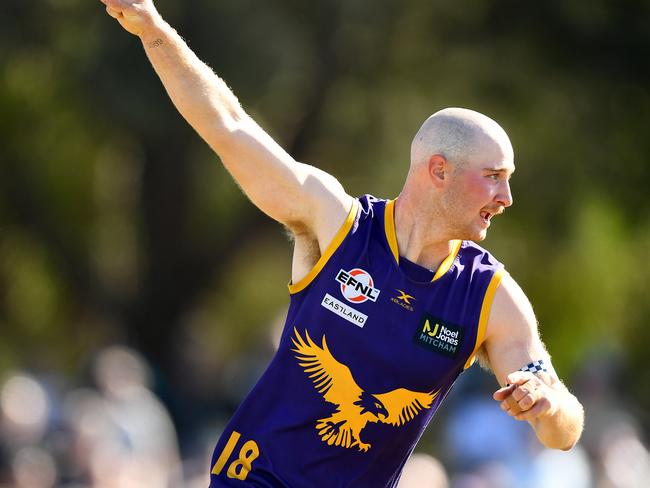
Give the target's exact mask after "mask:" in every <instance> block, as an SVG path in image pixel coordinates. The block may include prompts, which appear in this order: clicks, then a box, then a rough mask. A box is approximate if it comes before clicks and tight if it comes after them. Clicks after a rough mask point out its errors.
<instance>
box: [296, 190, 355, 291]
mask: <svg viewBox="0 0 650 488" xmlns="http://www.w3.org/2000/svg"><path fill="white" fill-rule="evenodd" d="M358 207H359V201H358V200H357V199H356V198H355V199H353V200H352V206H351V207H350V211H349V212H348V216H347V217H346V219H345V222H343V225H341V228H340V229H339V230H338V232H337V233H336V235H335V236H334V239H332V242H330V244H329V245H328V246H327V248H326V249H325V251H323V253H322V254H321V256H320V258H318V261H316V264H315V265H314V267H313V268H312V269H310V270H309V273H307V275H306V276H305V277H304V278H303V279H301V280H300V281H298V283H295V284H292V283H289V284H288V287H289V293H290V294H292V295H293V294H294V293H298V292H299V291H302V290H304V289H305V288H306V287H307V285H309V283H311V282H312V281H313V280H314V278H316V276H317V275H318V273H320V271H321V270H322V269H323V267H324V266H325V265H326V264H327V261H329V259H330V258H331V257H332V254H334V252H335V251H336V250H337V249H338V247H339V246H340V245H341V243H342V242H343V239H345V236H347V235H348V232H350V229H351V228H352V224H354V220H355V218H356V217H357V209H358Z"/></svg>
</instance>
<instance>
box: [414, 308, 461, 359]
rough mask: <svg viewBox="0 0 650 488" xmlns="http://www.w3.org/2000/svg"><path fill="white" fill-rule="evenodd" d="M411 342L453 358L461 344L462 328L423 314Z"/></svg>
mask: <svg viewBox="0 0 650 488" xmlns="http://www.w3.org/2000/svg"><path fill="white" fill-rule="evenodd" d="M413 341H414V342H415V343H416V344H419V345H421V346H422V347H424V348H426V349H429V350H431V351H435V352H439V353H441V354H444V355H445V356H451V357H455V356H456V355H457V354H458V351H459V350H460V346H461V345H462V343H463V328H462V327H460V326H458V325H454V324H450V323H449V322H446V321H443V320H440V319H437V318H435V317H433V316H431V315H428V314H425V315H423V316H422V318H421V319H420V324H419V325H418V328H417V330H416V331H415V336H414V337H413Z"/></svg>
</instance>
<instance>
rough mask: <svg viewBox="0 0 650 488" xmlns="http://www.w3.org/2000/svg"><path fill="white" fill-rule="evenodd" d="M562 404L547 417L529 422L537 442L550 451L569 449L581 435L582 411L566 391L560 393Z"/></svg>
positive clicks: (576, 400)
mask: <svg viewBox="0 0 650 488" xmlns="http://www.w3.org/2000/svg"><path fill="white" fill-rule="evenodd" d="M562 396H563V398H562V402H561V404H560V407H559V408H558V410H557V411H556V412H555V413H554V414H553V415H549V416H544V417H538V418H536V419H534V420H532V421H531V425H532V426H533V429H534V430H535V434H536V435H537V438H538V439H539V441H540V442H541V443H542V444H543V445H544V447H548V448H551V449H562V450H565V451H566V450H569V449H571V448H572V447H573V446H574V445H575V444H576V442H578V439H580V435H581V434H582V429H583V425H584V409H583V408H582V405H581V404H580V402H579V401H578V399H577V398H576V397H575V396H573V395H572V394H571V393H570V392H569V391H568V390H566V389H564V390H563V392H562Z"/></svg>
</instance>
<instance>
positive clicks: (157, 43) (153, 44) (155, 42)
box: [149, 38, 164, 48]
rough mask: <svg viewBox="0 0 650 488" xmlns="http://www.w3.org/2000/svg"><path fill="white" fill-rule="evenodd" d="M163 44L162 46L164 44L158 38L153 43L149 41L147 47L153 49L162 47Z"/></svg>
mask: <svg viewBox="0 0 650 488" xmlns="http://www.w3.org/2000/svg"><path fill="white" fill-rule="evenodd" d="M163 44H164V43H163V40H162V39H160V38H158V39H156V40H155V41H151V42H150V43H149V47H152V48H153V47H158V46H162V45H163Z"/></svg>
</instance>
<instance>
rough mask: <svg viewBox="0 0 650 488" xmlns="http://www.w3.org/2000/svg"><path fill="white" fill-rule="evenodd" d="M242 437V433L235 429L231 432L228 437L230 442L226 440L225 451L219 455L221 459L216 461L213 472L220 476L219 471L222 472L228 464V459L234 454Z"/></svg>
mask: <svg viewBox="0 0 650 488" xmlns="http://www.w3.org/2000/svg"><path fill="white" fill-rule="evenodd" d="M240 437H241V434H240V433H239V432H237V431H234V430H233V432H232V434H230V437H229V438H228V442H226V447H224V448H223V451H221V454H220V455H219V459H217V462H216V463H214V466H213V468H212V474H216V475H217V476H218V475H219V473H221V470H222V469H223V467H224V466H225V465H226V461H228V458H229V457H230V455H231V454H232V451H233V450H234V449H235V446H236V445H237V441H239V438H240Z"/></svg>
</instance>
